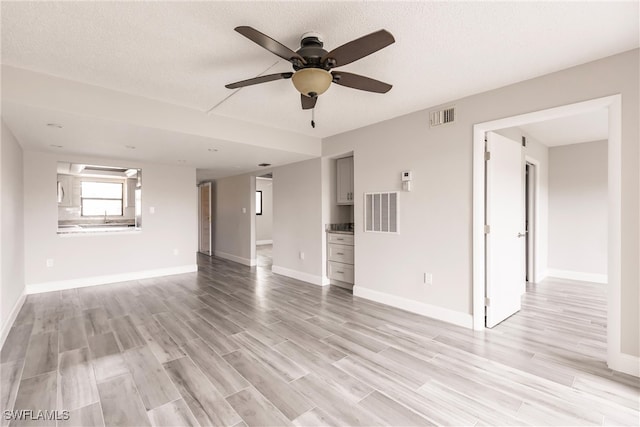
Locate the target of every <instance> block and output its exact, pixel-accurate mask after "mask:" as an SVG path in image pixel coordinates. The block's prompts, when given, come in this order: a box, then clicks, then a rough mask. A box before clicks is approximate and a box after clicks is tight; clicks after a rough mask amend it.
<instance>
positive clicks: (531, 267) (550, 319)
mask: <svg viewBox="0 0 640 427" xmlns="http://www.w3.org/2000/svg"><path fill="white" fill-rule="evenodd" d="M617 102H619V100H618V99H617V98H616V97H610V99H605V98H603V99H601V100H593V101H591V102H589V101H587V102H585V103H579V104H574V105H573V106H566V107H558V108H557V109H551V110H546V112H537V113H530V114H528V115H523V116H518V117H513V118H508V119H501V120H497V121H495V122H489V123H483V124H480V125H476V127H475V129H474V132H476V133H475V134H474V144H476V145H475V146H474V161H475V165H476V166H478V165H479V164H480V162H481V161H482V166H483V167H482V168H477V170H476V172H479V173H476V174H475V177H474V182H476V184H477V183H478V182H481V183H482V186H480V187H479V186H476V190H477V189H479V188H482V193H479V192H477V191H474V208H475V209H474V230H475V231H474V246H475V248H474V272H475V273H476V274H475V275H474V328H475V329H483V328H484V325H485V319H482V318H479V317H480V316H479V315H480V313H482V314H483V316H482V317H485V316H484V315H487V317H486V319H489V318H490V317H491V316H490V314H491V313H492V311H493V314H495V312H497V311H498V309H499V308H498V307H495V306H494V304H495V303H496V302H498V303H499V302H500V299H499V298H494V296H493V295H491V294H490V289H491V285H492V280H493V281H495V280H500V279H501V277H500V275H501V272H500V269H501V268H502V264H505V262H504V261H506V260H504V259H502V261H503V262H502V263H492V264H490V262H491V252H490V251H491V247H492V238H494V239H495V237H494V236H492V234H493V232H494V228H497V227H494V226H495V225H496V224H493V223H490V222H491V221H492V218H493V221H495V219H496V216H495V215H493V216H492V215H490V214H488V211H489V210H490V209H495V208H496V205H495V204H492V202H491V196H492V193H491V188H490V187H491V185H492V183H491V182H490V181H488V180H487V178H486V176H491V175H492V173H494V172H492V167H494V165H492V164H491V162H492V161H493V160H494V158H496V156H494V153H493V152H491V154H490V155H485V154H484V152H482V151H480V150H479V147H482V146H483V144H482V142H483V139H484V136H483V135H485V133H486V134H487V136H489V134H491V133H494V132H495V133H497V134H499V135H500V136H501V137H506V138H508V139H511V141H512V144H513V145H512V146H513V147H517V146H521V147H522V156H521V158H517V159H516V161H517V162H518V164H519V165H522V166H521V167H522V177H523V179H522V191H521V192H520V193H519V194H520V195H516V196H517V198H519V200H521V201H522V209H521V214H522V221H520V222H519V221H516V223H518V224H519V223H521V224H522V230H519V229H518V230H515V229H514V230H511V232H510V234H509V236H510V238H512V240H513V241H518V236H521V237H524V236H526V239H519V242H520V245H521V248H520V249H522V250H518V251H516V252H517V255H512V256H515V257H522V258H521V260H522V262H520V261H518V262H517V264H518V265H521V270H520V272H519V273H517V275H516V279H515V280H513V281H512V282H511V283H505V284H504V286H505V287H506V288H508V287H509V286H515V287H517V288H518V289H522V290H523V291H525V290H526V292H524V293H523V295H522V299H521V301H518V307H517V309H516V310H513V312H509V313H501V314H502V315H504V316H503V317H502V318H501V319H498V320H497V321H496V320H495V319H494V320H493V321H492V322H491V324H490V323H489V322H488V321H487V323H486V326H487V327H494V326H495V327H496V330H497V331H499V332H500V333H502V334H507V335H509V334H511V333H513V334H515V335H514V337H515V336H521V337H524V336H525V335H526V336H528V337H531V339H533V340H534V341H536V342H537V344H535V345H534V346H533V347H532V346H530V345H528V344H526V343H525V340H512V343H514V344H515V343H516V342H519V344H518V348H520V349H523V350H526V351H531V352H532V353H533V354H535V353H536V351H535V349H534V347H535V346H536V345H540V344H546V345H552V346H555V347H558V348H561V349H562V351H561V352H560V353H558V354H557V355H556V356H558V357H561V358H562V359H563V360H564V362H563V363H565V362H566V363H570V362H571V360H573V358H574V357H580V358H588V359H590V360H593V361H594V363H595V362H600V363H604V362H605V361H607V362H610V361H611V354H612V353H615V352H614V350H616V349H617V347H618V346H617V343H619V341H618V340H619V333H620V325H619V304H620V301H619V295H620V294H619V292H620V281H619V275H618V274H617V273H618V271H619V268H620V260H619V258H618V256H617V253H616V252H615V251H613V252H610V251H611V248H612V247H614V248H615V247H616V245H617V244H618V242H619V241H620V229H619V224H617V223H616V221H611V220H612V216H611V215H612V214H614V213H615V212H616V210H617V207H618V206H619V203H620V188H619V168H616V165H619V162H620V158H619V150H618V149H619V144H620V140H619V134H618V133H617V129H618V128H619V126H620V123H619V117H618V116H617V114H616V109H617V105H618V104H617ZM612 109H613V114H612ZM611 120H613V121H611ZM505 124H509V125H511V126H504V125H505ZM611 126H613V127H614V128H613V131H612V130H611ZM480 130H482V133H478V131H480ZM480 138H482V140H481V139H480ZM489 139H491V137H490V136H489ZM483 151H484V150H483ZM515 157H518V156H515ZM515 157H514V158H515ZM485 158H486V159H487V160H485ZM527 170H528V175H527ZM616 171H617V172H616ZM480 173H481V174H480ZM485 191H486V192H485ZM479 207H481V208H482V211H480V210H479V209H478V208H479ZM483 212H484V214H483ZM479 218H481V219H482V222H479V221H478V219H479ZM613 218H615V216H614V217H613ZM485 221H486V222H485ZM527 221H529V223H528V224H527ZM480 224H483V225H482V228H481V230H478V228H479V225H480ZM485 225H486V226H488V227H485ZM479 231H482V235H481V234H480V233H479ZM480 236H482V240H480ZM485 236H486V237H485ZM612 255H613V256H612ZM478 273H479V274H478ZM483 278H484V279H483ZM520 283H527V285H526V287H521V286H520ZM478 285H479V286H478ZM478 291H480V292H482V294H480V295H478V294H477V293H476V292H478ZM485 292H486V293H485ZM480 296H482V297H483V298H482V299H483V300H484V301H480V298H479V297H480ZM520 303H521V310H520ZM480 304H482V306H483V307H482V312H480V310H477V309H478V308H479V307H480ZM476 310H477V311H476ZM516 313H517V314H516ZM504 319H507V320H505V321H504V322H503V320H504ZM612 319H613V322H612ZM476 322H477V323H476ZM480 322H481V323H480ZM612 337H613V339H612ZM561 353H562V354H561Z"/></svg>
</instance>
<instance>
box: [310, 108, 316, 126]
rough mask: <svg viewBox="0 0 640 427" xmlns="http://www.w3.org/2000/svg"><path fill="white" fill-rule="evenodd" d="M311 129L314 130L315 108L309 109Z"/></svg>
mask: <svg viewBox="0 0 640 427" xmlns="http://www.w3.org/2000/svg"><path fill="white" fill-rule="evenodd" d="M311 127H312V128H314V129H315V128H316V108H315V107H313V108H312V109H311Z"/></svg>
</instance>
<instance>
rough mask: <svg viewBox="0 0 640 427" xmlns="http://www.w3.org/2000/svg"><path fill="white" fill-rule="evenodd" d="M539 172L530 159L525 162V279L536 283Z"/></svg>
mask: <svg viewBox="0 0 640 427" xmlns="http://www.w3.org/2000/svg"><path fill="white" fill-rule="evenodd" d="M537 174H538V170H537V167H536V165H535V164H534V163H533V162H532V161H531V160H530V159H529V160H527V161H526V163H525V169H524V215H525V216H524V233H525V236H524V238H525V245H524V251H525V257H524V262H525V281H526V282H527V283H535V281H536V277H535V270H536V252H535V245H536V237H535V236H536V231H537V223H536V221H537V218H536V206H537V203H538V201H537V200H536V195H537V178H536V177H537Z"/></svg>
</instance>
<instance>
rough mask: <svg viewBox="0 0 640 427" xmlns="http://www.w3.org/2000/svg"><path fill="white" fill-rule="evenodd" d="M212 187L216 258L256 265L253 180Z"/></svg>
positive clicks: (220, 182)
mask: <svg viewBox="0 0 640 427" xmlns="http://www.w3.org/2000/svg"><path fill="white" fill-rule="evenodd" d="M142 176H143V177H144V171H143V175H142ZM215 188H216V190H215V194H214V198H215V200H216V203H215V213H216V215H215V217H214V218H215V219H214V222H215V225H214V226H215V230H216V232H215V255H216V256H220V257H223V258H227V259H231V260H233V261H237V262H241V263H243V264H246V265H250V264H252V263H255V258H256V255H255V252H256V248H255V245H252V244H251V241H252V236H253V235H255V179H254V177H253V176H251V175H239V176H233V177H230V178H224V179H219V180H217V181H216V186H215ZM243 209H245V212H243Z"/></svg>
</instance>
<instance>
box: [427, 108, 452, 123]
mask: <svg viewBox="0 0 640 427" xmlns="http://www.w3.org/2000/svg"><path fill="white" fill-rule="evenodd" d="M455 119H456V109H455V107H448V108H444V109H442V110H438V111H432V112H430V113H429V126H430V127H434V126H440V125H444V124H447V123H452V122H453V121H454V120H455Z"/></svg>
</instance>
